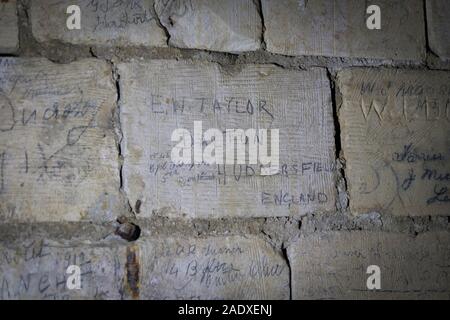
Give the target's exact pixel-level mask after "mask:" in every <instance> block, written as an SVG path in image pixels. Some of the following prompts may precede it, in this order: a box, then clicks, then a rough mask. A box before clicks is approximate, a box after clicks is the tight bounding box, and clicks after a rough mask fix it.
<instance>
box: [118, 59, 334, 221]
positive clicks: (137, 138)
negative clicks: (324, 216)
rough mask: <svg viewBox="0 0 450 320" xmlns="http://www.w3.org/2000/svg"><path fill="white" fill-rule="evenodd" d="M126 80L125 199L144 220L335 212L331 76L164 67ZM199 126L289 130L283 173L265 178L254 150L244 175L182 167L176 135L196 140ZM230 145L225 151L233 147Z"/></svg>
mask: <svg viewBox="0 0 450 320" xmlns="http://www.w3.org/2000/svg"><path fill="white" fill-rule="evenodd" d="M119 72H120V88H121V116H120V119H121V123H122V130H123V140H122V143H123V146H122V150H123V155H124V166H123V178H124V180H123V182H124V190H125V192H126V194H127V196H128V198H129V200H130V203H131V205H132V207H133V208H134V209H135V210H137V211H140V212H141V215H142V216H147V217H148V216H151V215H152V212H153V211H154V210H155V211H156V212H157V213H159V214H163V215H172V216H180V215H181V214H185V215H187V216H188V217H223V216H240V217H255V216H288V215H296V216H298V215H301V214H305V213H307V212H312V211H315V210H319V211H328V210H334V208H335V190H336V188H335V173H336V172H335V171H336V170H335V169H336V167H335V158H334V157H335V150H334V138H333V136H334V126H333V119H332V107H331V97H330V95H331V94H330V84H329V80H328V78H327V75H326V73H325V71H324V70H321V69H312V70H310V71H289V70H283V69H281V68H278V67H275V66H271V65H248V66H245V67H243V68H242V69H241V70H222V69H220V68H219V66H218V65H216V64H209V63H204V64H202V63H189V62H175V61H162V60H161V61H152V62H148V63H130V64H120V65H119ZM194 121H201V122H202V130H203V132H205V131H206V130H207V129H210V128H217V129H218V130H220V131H221V132H224V131H225V130H226V129H243V130H247V129H249V128H256V129H279V170H278V173H277V174H273V175H262V174H261V158H259V160H258V162H257V164H251V163H250V162H249V156H248V154H249V153H248V149H246V151H245V154H246V158H245V160H246V161H245V162H244V163H243V164H240V163H238V162H237V161H236V157H235V158H234V160H235V162H234V165H233V164H226V165H223V164H220V165H217V164H207V163H205V162H204V161H203V162H201V161H200V162H199V164H194V162H193V161H195V159H192V157H190V158H191V163H192V164H175V163H174V162H173V161H172V158H171V153H172V150H173V148H174V147H175V145H176V143H175V142H172V141H171V135H172V133H173V132H174V130H175V129H178V128H184V129H187V130H188V131H189V133H190V134H191V136H192V133H193V131H194V130H193V128H194ZM269 131H270V130H269ZM272 132H273V131H272ZM271 134H272V133H271ZM207 140H208V139H204V141H207ZM221 140H222V141H225V142H224V147H223V148H224V151H225V149H226V139H221ZM250 140H251V139H247V140H245V141H246V142H247V144H250V142H249V141H250ZM255 140H256V139H255ZM208 141H209V142H206V143H205V144H207V145H209V144H210V142H211V141H210V140H208ZM260 141H263V138H262V136H261V137H260ZM242 142H244V140H242ZM266 142H267V141H266ZM231 146H233V149H234V150H235V151H236V148H234V146H235V145H234V144H231ZM258 148H259V147H258ZM258 150H262V148H259V149H258ZM224 153H226V152H224ZM190 154H192V153H190ZM235 156H236V153H235ZM224 160H225V159H224ZM224 162H225V161H224ZM137 204H139V205H137Z"/></svg>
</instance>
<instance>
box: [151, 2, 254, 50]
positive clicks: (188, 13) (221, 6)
mask: <svg viewBox="0 0 450 320" xmlns="http://www.w3.org/2000/svg"><path fill="white" fill-rule="evenodd" d="M155 8H156V12H157V13H158V15H159V17H160V20H161V23H162V24H163V25H164V26H165V27H166V29H167V31H168V32H169V34H170V39H169V44H170V45H172V46H175V47H180V48H195V49H205V50H213V51H226V52H242V51H253V50H257V49H259V48H260V46H261V35H262V24H261V17H260V15H259V14H258V9H257V5H256V1H252V0H229V1H222V0H194V1H190V0H182V1H172V0H169V1H167V0H157V1H156V5H155Z"/></svg>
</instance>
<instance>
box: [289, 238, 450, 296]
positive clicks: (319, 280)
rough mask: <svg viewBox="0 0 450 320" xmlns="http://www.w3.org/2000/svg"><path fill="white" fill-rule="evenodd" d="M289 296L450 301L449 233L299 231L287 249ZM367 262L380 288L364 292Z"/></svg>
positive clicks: (367, 275)
mask: <svg viewBox="0 0 450 320" xmlns="http://www.w3.org/2000/svg"><path fill="white" fill-rule="evenodd" d="M288 257H289V262H290V266H291V269H292V298H293V299H449V298H450V273H449V271H450V234H449V233H446V232H442V233H425V234H420V235H418V236H417V237H414V238H413V237H410V236H407V235H402V234H391V233H385V232H378V233H377V232H365V231H354V232H327V233H315V234H304V235H302V236H301V237H300V239H299V240H298V241H297V242H296V243H295V244H293V245H291V246H290V247H289V248H288ZM371 265H377V266H379V267H380V284H381V289H379V290H368V289H367V279H368V277H369V276H370V275H371V274H372V272H373V271H372V272H371V273H370V274H367V268H368V267H369V266H371Z"/></svg>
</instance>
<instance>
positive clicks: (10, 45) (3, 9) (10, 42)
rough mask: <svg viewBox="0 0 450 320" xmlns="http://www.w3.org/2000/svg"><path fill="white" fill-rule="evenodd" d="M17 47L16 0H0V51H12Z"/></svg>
mask: <svg viewBox="0 0 450 320" xmlns="http://www.w3.org/2000/svg"><path fill="white" fill-rule="evenodd" d="M18 48H19V28H18V24H17V9H16V0H10V1H2V2H0V53H14V52H16V50H17V49H18Z"/></svg>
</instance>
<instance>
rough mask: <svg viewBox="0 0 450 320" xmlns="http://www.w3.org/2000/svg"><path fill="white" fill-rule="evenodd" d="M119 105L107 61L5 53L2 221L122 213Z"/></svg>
mask: <svg viewBox="0 0 450 320" xmlns="http://www.w3.org/2000/svg"><path fill="white" fill-rule="evenodd" d="M115 107H116V92H115V86H114V82H113V80H112V72H111V67H110V66H109V65H108V64H107V63H106V62H101V61H98V60H94V59H89V60H82V61H79V62H75V63H71V64H66V65H57V64H54V63H51V62H49V61H47V60H45V59H15V58H3V59H0V217H1V218H0V220H1V221H9V222H11V221H26V222H32V221H79V220H81V219H89V220H95V219H99V220H104V219H112V218H114V217H115V216H116V214H117V213H116V212H114V208H116V206H117V205H118V189H119V186H120V182H119V167H118V152H117V147H116V144H115V133H114V130H113V127H112V117H113V111H114V108H115Z"/></svg>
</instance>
